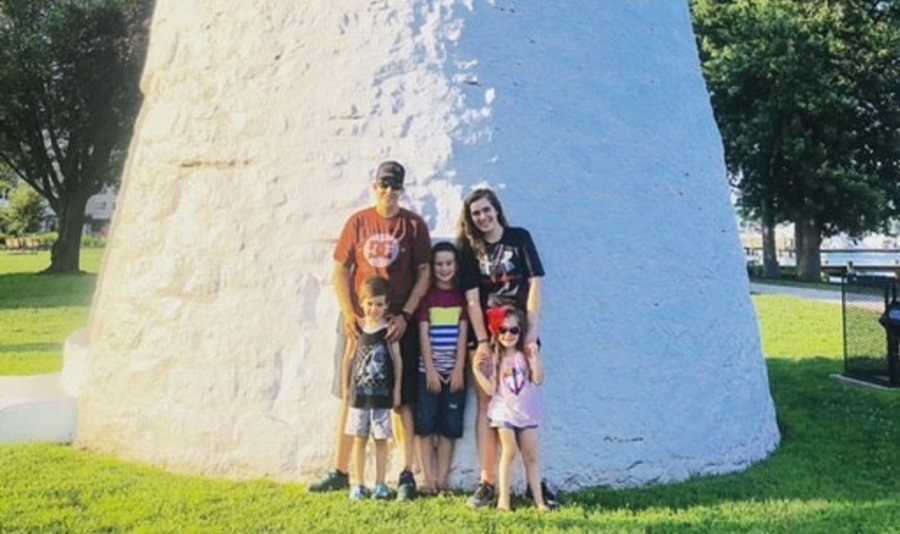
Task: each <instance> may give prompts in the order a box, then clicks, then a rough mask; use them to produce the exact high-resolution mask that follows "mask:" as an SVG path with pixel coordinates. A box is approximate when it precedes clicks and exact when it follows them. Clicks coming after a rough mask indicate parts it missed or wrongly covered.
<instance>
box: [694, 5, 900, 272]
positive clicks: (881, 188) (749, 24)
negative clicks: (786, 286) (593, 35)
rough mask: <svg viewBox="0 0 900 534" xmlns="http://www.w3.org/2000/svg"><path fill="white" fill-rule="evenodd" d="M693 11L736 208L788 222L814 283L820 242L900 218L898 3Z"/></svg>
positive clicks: (697, 8) (718, 7) (716, 7)
mask: <svg viewBox="0 0 900 534" xmlns="http://www.w3.org/2000/svg"><path fill="white" fill-rule="evenodd" d="M692 7H693V13H694V22H695V27H696V31H697V35H698V41H699V44H700V49H701V59H702V61H703V71H704V74H705V76H706V79H707V83H708V86H709V89H710V94H711V97H712V103H713V109H714V111H715V115H716V120H717V122H718V124H719V129H720V131H721V133H722V137H723V142H724V146H725V159H726V164H727V166H728V170H729V173H730V174H731V175H732V176H739V177H740V178H739V179H738V180H736V188H737V190H738V193H739V203H740V205H741V207H742V208H743V209H744V210H746V211H747V212H749V213H751V214H753V215H754V216H757V217H759V218H760V219H762V220H763V224H764V226H766V225H767V224H772V225H774V223H777V222H783V221H793V222H794V225H795V243H796V247H797V267H798V275H799V276H800V278H802V279H805V280H815V279H818V278H819V275H820V271H821V265H820V260H819V246H820V244H821V241H822V238H823V237H825V236H830V235H834V234H836V233H839V232H846V233H848V234H850V235H851V236H858V235H861V234H863V233H865V232H869V231H877V230H885V229H886V227H887V225H888V223H889V221H890V219H891V218H892V217H896V216H897V215H898V211H900V210H898V207H900V96H898V95H900V2H897V1H885V0H868V1H864V0H835V1H827V2H826V1H821V0H693V2H692ZM767 221H768V222H767Z"/></svg>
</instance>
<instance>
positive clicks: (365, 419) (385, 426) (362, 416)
mask: <svg viewBox="0 0 900 534" xmlns="http://www.w3.org/2000/svg"><path fill="white" fill-rule="evenodd" d="M344 434H347V435H348V436H357V437H360V438H367V437H369V435H370V434H371V435H372V437H373V438H375V439H391V438H392V437H393V436H394V431H393V429H392V428H391V409H390V408H352V407H351V408H350V409H349V410H348V411H347V427H346V428H345V429H344Z"/></svg>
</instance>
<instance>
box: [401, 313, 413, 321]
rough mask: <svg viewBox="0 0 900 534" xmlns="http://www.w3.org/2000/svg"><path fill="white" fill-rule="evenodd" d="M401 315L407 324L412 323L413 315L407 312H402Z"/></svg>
mask: <svg viewBox="0 0 900 534" xmlns="http://www.w3.org/2000/svg"><path fill="white" fill-rule="evenodd" d="M400 315H402V316H403V320H404V321H406V324H409V323H410V322H411V321H412V314H411V313H409V312H408V311H406V310H400Z"/></svg>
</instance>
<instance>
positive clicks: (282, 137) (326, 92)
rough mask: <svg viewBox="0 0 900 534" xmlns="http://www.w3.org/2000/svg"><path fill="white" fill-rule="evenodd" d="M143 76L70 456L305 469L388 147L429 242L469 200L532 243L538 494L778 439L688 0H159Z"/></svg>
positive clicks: (636, 477)
mask: <svg viewBox="0 0 900 534" xmlns="http://www.w3.org/2000/svg"><path fill="white" fill-rule="evenodd" d="M142 87H143V89H144V91H145V93H146V99H145V102H144V107H143V109H142V111H141V114H140V117H139V120H138V125H137V128H136V134H135V137H134V140H133V143H132V147H131V152H130V158H129V161H128V164H127V166H126V171H125V176H124V179H123V184H122V190H121V194H120V201H119V205H118V208H117V209H118V211H117V213H116V214H115V217H114V222H113V228H112V235H111V238H110V243H109V247H108V249H107V252H106V258H105V260H104V265H103V269H102V274H101V278H100V281H99V283H98V288H97V293H96V296H95V299H94V303H93V311H92V317H91V321H90V329H89V334H88V340H87V344H88V347H89V348H88V349H87V350H86V351H85V354H86V361H85V363H84V367H83V381H82V382H81V383H80V387H79V389H80V399H79V407H80V411H81V416H80V421H79V437H78V441H79V443H80V444H81V445H84V446H86V447H89V448H91V449H96V450H101V451H106V452H112V453H115V454H117V455H120V456H121V457H124V458H131V459H139V460H142V461H146V462H150V463H153V464H157V465H161V466H165V467H167V468H170V469H173V470H177V471H187V472H195V473H203V474H209V475H216V476H226V477H231V478H244V477H264V476H265V477H272V478H275V479H280V480H295V481H308V480H310V479H311V478H313V477H315V476H317V475H319V474H321V473H323V472H324V471H325V470H327V469H329V468H330V467H331V458H332V454H333V450H332V444H333V434H334V418H335V416H336V415H337V410H338V404H337V402H336V401H335V400H334V399H333V398H332V397H331V396H330V395H329V393H328V390H329V385H330V383H331V369H332V363H331V355H332V347H333V344H334V337H335V334H334V327H335V323H336V319H337V314H338V307H337V303H336V300H335V297H334V292H333V287H332V285H331V282H330V277H331V271H332V261H331V252H332V249H333V246H334V241H335V239H336V238H337V236H338V234H339V232H340V229H341V226H342V224H343V222H344V220H345V219H346V218H347V217H348V216H349V215H350V214H351V213H352V212H353V211H355V210H357V209H360V208H362V207H364V206H366V205H369V204H370V203H371V202H372V200H371V197H370V195H369V193H368V186H369V183H370V180H371V177H372V172H373V170H374V167H375V165H376V164H377V163H378V162H379V161H380V160H382V159H387V158H392V159H397V160H399V161H401V162H402V163H404V165H406V167H407V171H408V179H407V185H408V187H407V195H406V199H405V202H406V205H407V206H409V207H411V208H413V209H415V210H417V211H419V212H420V213H422V214H423V216H424V217H425V218H426V221H427V222H428V223H429V225H430V226H431V228H432V231H433V233H434V234H435V235H443V236H449V235H452V233H453V231H454V230H453V229H454V225H455V223H456V219H457V216H458V210H459V207H460V198H461V196H462V195H464V194H465V193H466V192H467V191H469V190H470V189H471V188H472V187H473V186H475V185H477V184H480V183H488V184H490V185H492V186H494V187H496V188H497V189H498V190H499V191H500V196H501V198H502V200H503V202H504V205H505V207H506V208H507V212H508V215H509V217H510V219H511V222H512V224H514V225H522V226H525V227H527V228H528V229H529V230H530V231H531V232H532V234H533V236H534V238H535V241H536V243H537V246H538V248H539V250H540V252H541V256H542V259H543V261H544V265H545V268H546V270H547V277H546V283H545V309H544V316H545V320H544V325H543V333H542V338H543V341H544V354H545V358H546V362H547V363H546V367H547V375H548V378H547V384H546V386H545V388H546V389H545V398H546V404H547V410H546V411H547V414H548V416H547V423H546V426H545V427H544V428H543V429H542V443H543V456H544V464H545V466H546V468H545V472H546V476H547V477H548V478H549V479H550V480H552V481H553V482H555V483H557V484H559V485H561V486H563V487H564V488H569V489H573V488H578V487H584V486H590V485H598V484H606V485H611V486H631V485H640V484H647V483H655V482H670V481H676V480H683V479H685V478H688V477H690V476H694V475H706V474H716V473H725V472H731V471H735V470H740V469H743V468H745V467H747V466H748V465H750V464H751V463H753V462H755V461H758V460H761V459H763V458H765V457H766V456H767V455H768V454H769V453H770V452H771V451H772V450H773V449H774V448H775V447H776V446H777V443H778V440H779V433H778V429H777V427H776V423H775V413H774V408H773V404H772V399H771V396H770V393H769V387H768V379H767V375H766V368H765V365H764V361H763V357H762V354H761V351H760V342H759V334H758V330H757V326H756V322H755V318H754V311H753V307H752V305H751V302H750V298H749V295H748V283H747V278H746V274H745V272H744V266H743V256H742V253H741V248H740V244H739V241H738V235H737V229H736V226H735V220H734V215H733V213H732V209H731V205H730V202H729V192H728V188H727V185H726V180H725V171H724V165H723V160H722V146H721V141H720V138H719V136H718V132H717V130H716V127H715V123H714V121H713V116H712V112H711V108H710V104H709V98H708V95H707V93H706V89H705V85H704V82H703V79H702V77H701V73H700V69H699V61H698V57H697V50H696V45H695V42H694V36H693V34H692V30H691V24H690V17H689V13H688V5H687V2H686V1H682V2H650V1H643V0H642V1H635V2H597V1H596V0H590V1H589V0H572V1H567V2H525V1H513V0H495V1H482V0H478V1H476V0H470V1H454V0H431V1H426V0H415V1H414V0H405V1H400V0H382V1H372V2H359V1H358V0H336V1H330V2H295V1H288V0H241V1H237V0H215V1H213V0H195V1H189V2H176V1H175V0H158V1H157V4H156V12H155V15H154V19H153V25H152V33H151V43H150V52H149V57H148V60H147V66H146V69H145V71H144V75H143V82H142ZM79 350H80V349H79ZM76 375H77V373H76ZM473 407H474V403H473V402H470V406H469V408H470V413H469V419H470V424H468V425H467V427H466V432H467V434H466V436H465V437H464V439H463V441H462V443H461V445H460V447H459V451H458V454H457V457H456V462H455V466H454V481H455V483H456V484H460V485H468V484H471V483H473V482H474V481H475V478H476V476H477V473H478V463H477V460H476V457H475V452H474V451H475V450H474V444H473V442H474V432H473V427H472V426H471V416H472V413H471V408H473ZM394 468H396V463H395V464H394Z"/></svg>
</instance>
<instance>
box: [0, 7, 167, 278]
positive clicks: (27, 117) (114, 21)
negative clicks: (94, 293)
mask: <svg viewBox="0 0 900 534" xmlns="http://www.w3.org/2000/svg"><path fill="white" fill-rule="evenodd" d="M151 7H152V2H151V1H150V0H0V163H2V164H5V165H7V166H8V167H9V168H11V169H12V170H13V171H14V172H15V174H16V175H17V176H18V177H19V178H21V179H22V180H24V181H25V182H27V183H28V184H29V185H30V186H31V187H33V188H34V190H35V191H37V192H38V193H40V194H41V196H43V197H44V198H45V199H46V200H47V202H48V204H49V205H50V207H51V209H52V210H53V211H54V213H55V214H56V216H57V219H58V233H59V239H58V240H57V241H56V243H55V244H54V245H53V249H52V251H51V264H50V267H49V268H48V269H47V271H48V272H78V267H79V254H80V242H81V232H82V227H83V226H84V218H85V215H84V210H85V206H86V204H87V200H88V198H89V197H90V196H91V195H94V194H96V193H98V192H99V191H100V190H101V189H102V188H103V187H104V186H106V185H108V184H114V183H116V182H117V181H118V179H119V177H120V174H121V171H122V166H123V164H124V161H125V157H126V154H127V149H128V143H129V141H130V138H131V133H132V129H133V126H134V121H135V118H136V115H137V111H138V108H139V107H140V103H141V93H140V90H139V87H138V82H139V77H140V70H141V68H142V65H143V59H144V55H145V51H146V41H147V28H148V25H147V24H146V22H147V20H148V17H149V14H150V9H151Z"/></svg>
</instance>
